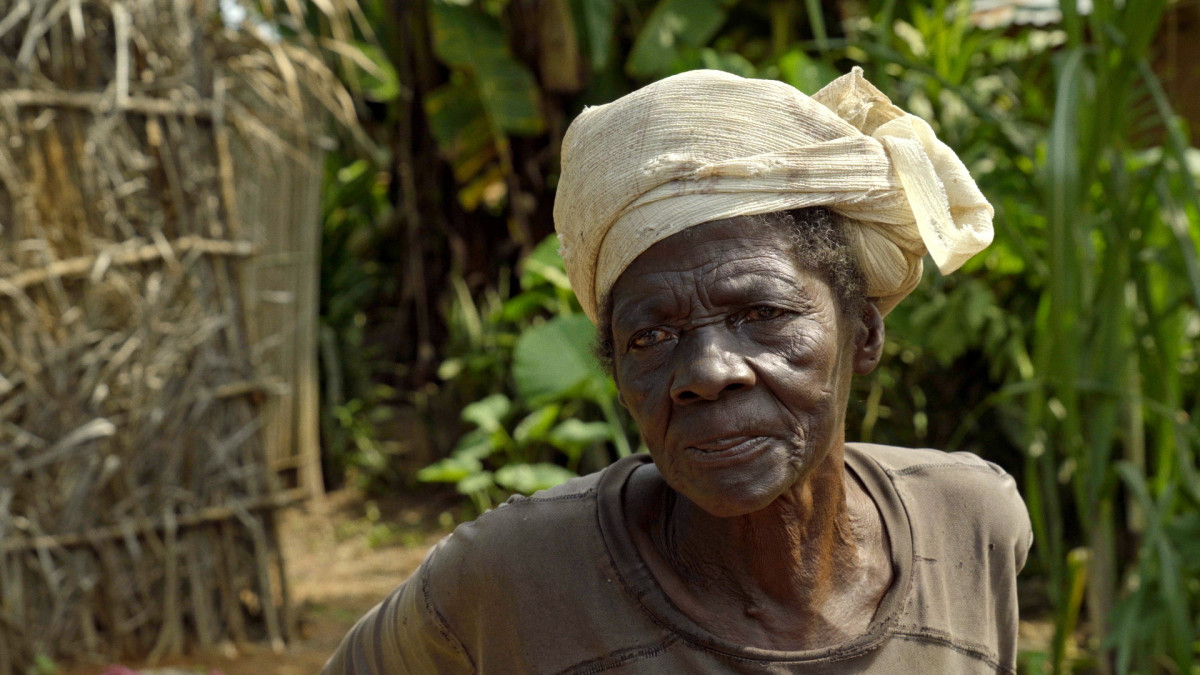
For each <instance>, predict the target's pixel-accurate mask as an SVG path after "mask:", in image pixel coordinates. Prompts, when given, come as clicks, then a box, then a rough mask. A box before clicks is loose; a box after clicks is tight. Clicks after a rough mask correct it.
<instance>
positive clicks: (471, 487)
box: [454, 471, 496, 495]
mask: <svg viewBox="0 0 1200 675" xmlns="http://www.w3.org/2000/svg"><path fill="white" fill-rule="evenodd" d="M495 484H496V482H495V481H494V480H492V472H491V471H480V472H479V473H473V474H471V475H470V476H466V477H464V478H463V479H462V480H460V481H458V485H456V486H454V487H455V489H456V490H458V492H459V494H464V495H469V494H472V493H475V492H483V491H485V490H489V489H491V487H492V486H494V485H495Z"/></svg>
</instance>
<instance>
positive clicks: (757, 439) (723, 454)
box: [687, 436, 771, 466]
mask: <svg viewBox="0 0 1200 675" xmlns="http://www.w3.org/2000/svg"><path fill="white" fill-rule="evenodd" d="M770 440H771V439H770V437H768V436H730V437H727V438H717V439H713V440H709V441H704V442H703V443H698V444H696V445H693V446H689V447H688V448H687V454H688V456H689V457H690V458H691V459H692V461H695V462H702V463H704V464H706V465H710V466H715V465H726V464H736V463H739V462H743V461H746V460H749V459H752V458H753V457H755V456H757V455H758V454H759V453H760V452H761V451H762V450H764V449H766V447H767V445H768V442H769V441H770Z"/></svg>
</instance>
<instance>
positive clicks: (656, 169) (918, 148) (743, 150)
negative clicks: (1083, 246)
mask: <svg viewBox="0 0 1200 675" xmlns="http://www.w3.org/2000/svg"><path fill="white" fill-rule="evenodd" d="M811 206H826V207H828V208H830V209H831V210H833V211H835V212H837V213H839V214H841V215H842V216H844V217H845V219H846V222H847V228H848V231H847V239H848V240H849V242H850V243H851V245H852V246H853V247H854V249H855V252H856V254H857V256H858V258H859V264H860V267H861V268H862V270H863V273H864V276H865V277H866V281H867V295H868V296H869V297H871V298H874V299H875V300H876V302H877V304H878V306H879V308H880V311H881V312H882V313H884V314H886V313H888V312H890V311H891V309H892V308H893V307H895V306H896V304H897V303H898V302H900V300H901V299H903V298H904V296H906V295H908V293H910V292H911V291H912V289H913V288H915V287H916V285H917V283H918V282H919V281H920V279H921V258H922V256H923V255H924V254H925V253H926V252H928V253H929V254H930V256H931V257H932V258H933V260H934V262H935V263H936V264H937V266H938V269H939V270H940V271H941V272H942V273H943V274H949V273H951V272H953V271H954V270H956V269H958V268H959V267H960V266H961V265H962V264H963V263H964V262H966V260H967V259H968V258H970V257H971V256H972V255H974V254H975V253H978V252H979V251H980V250H982V249H983V248H985V247H986V246H987V245H988V244H990V243H991V240H992V215H993V211H992V207H991V205H990V204H988V202H987V200H986V199H985V198H984V196H983V194H982V193H981V192H980V191H979V188H978V187H977V186H976V185H975V181H974V180H972V178H971V176H970V174H969V173H968V172H967V169H966V167H965V166H964V165H963V163H962V161H961V160H959V158H958V156H957V155H956V154H955V153H954V151H953V150H951V149H950V148H949V147H948V146H946V145H945V144H944V143H942V142H941V141H940V140H938V138H937V137H936V136H935V134H934V132H933V129H932V128H931V127H930V126H929V124H928V123H926V122H925V121H924V120H922V119H920V118H918V117H915V116H913V115H910V114H908V113H906V112H904V111H903V110H901V109H900V108H898V107H897V106H895V105H893V104H892V103H891V101H890V100H888V98H887V97H886V96H884V95H883V94H882V93H881V92H880V91H879V90H878V89H876V88H875V87H874V86H872V85H871V84H870V83H869V82H867V80H866V79H865V78H864V77H863V75H862V69H860V68H857V67H856V68H854V70H853V71H852V72H851V73H849V74H847V75H844V76H842V77H840V78H838V79H836V80H834V81H833V82H831V83H830V84H829V85H827V86H826V87H825V88H824V89H822V90H821V91H819V92H817V93H816V94H814V95H813V96H812V97H811V98H810V97H808V96H806V95H805V94H803V93H801V92H800V91H798V90H796V89H795V88H793V87H791V86H789V85H787V84H784V83H782V82H775V81H770V80H751V79H745V78H741V77H738V76H736V75H731V74H728V73H723V72H719V71H709V70H698V71H691V72H686V73H682V74H679V75H675V76H672V77H669V78H666V79H664V80H660V81H658V82H655V83H654V84H651V85H648V86H646V87H644V88H642V89H639V90H637V91H635V92H633V93H631V94H629V95H627V96H625V97H623V98H621V99H618V100H617V101H614V102H612V103H609V104H606V105H602V106H597V107H594V108H589V109H586V110H585V111H584V112H583V113H582V114H580V115H579V117H578V118H576V120H575V121H574V122H573V123H572V124H571V127H570V128H569V129H568V130H567V134H566V137H565V138H564V140H563V150H562V174H561V177H560V180H559V185H558V195H557V197H556V200H555V206H554V220H555V227H556V229H557V230H558V233H559V237H560V240H561V242H562V254H563V258H564V261H565V262H566V267H567V275H568V277H569V278H570V280H571V284H572V286H573V287H574V289H575V292H576V295H578V297H579V301H580V303H581V305H582V306H583V309H584V312H585V313H587V315H588V317H590V318H591V319H592V320H593V321H596V320H597V319H598V316H597V315H598V313H599V311H600V308H601V307H602V306H603V303H604V300H605V298H606V297H607V295H608V293H609V291H610V290H611V289H612V286H613V284H615V283H616V280H617V279H618V278H619V277H620V275H621V273H622V272H623V271H624V270H625V268H626V267H628V266H629V264H630V263H632V262H633V260H634V259H635V258H637V256H638V255H640V254H641V253H642V252H644V251H645V250H646V249H648V248H650V247H651V246H652V245H654V244H655V243H656V242H658V241H661V240H662V239H665V238H667V237H669V236H671V235H673V234H676V233H678V232H681V231H683V230H685V229H687V228H689V227H693V226H695V225H699V224H701V223H705V222H709V221H713V220H720V219H724V218H730V217H734V216H744V215H755V214H761V213H771V212H775V211H785V210H791V209H798V208H805V207H811Z"/></svg>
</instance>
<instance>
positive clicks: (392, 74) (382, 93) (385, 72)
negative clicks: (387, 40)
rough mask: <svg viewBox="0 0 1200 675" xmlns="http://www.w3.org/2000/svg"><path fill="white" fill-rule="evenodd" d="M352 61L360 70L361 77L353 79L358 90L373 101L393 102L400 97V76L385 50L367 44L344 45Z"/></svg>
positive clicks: (343, 48) (343, 47)
mask: <svg viewBox="0 0 1200 675" xmlns="http://www.w3.org/2000/svg"><path fill="white" fill-rule="evenodd" d="M341 49H342V50H346V51H349V52H350V53H351V54H352V56H353V58H352V61H353V62H354V63H355V64H356V65H357V66H358V67H359V69H360V77H361V79H359V78H353V79H351V82H352V83H355V84H357V88H358V89H359V90H360V91H361V92H362V93H363V94H366V96H367V98H369V99H371V100H373V101H380V102H386V101H393V100H395V99H396V98H397V97H398V96H399V95H400V76H399V75H397V74H396V69H395V67H393V66H392V62H391V61H390V60H388V57H387V54H384V53H383V50H382V49H380V48H379V47H376V46H375V45H372V44H367V43H365V42H354V43H343V44H342V47H341Z"/></svg>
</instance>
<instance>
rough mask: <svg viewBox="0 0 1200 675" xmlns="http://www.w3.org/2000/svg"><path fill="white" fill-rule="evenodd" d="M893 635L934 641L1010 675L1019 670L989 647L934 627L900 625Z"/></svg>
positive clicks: (917, 640)
mask: <svg viewBox="0 0 1200 675" xmlns="http://www.w3.org/2000/svg"><path fill="white" fill-rule="evenodd" d="M906 629H908V630H906ZM910 631H911V632H910ZM893 635H895V636H896V637H898V638H901V639H903V640H912V641H916V642H933V643H936V644H940V645H942V646H944V647H949V648H950V649H952V650H954V651H956V652H958V653H960V654H963V655H965V656H970V657H971V658H974V659H977V660H979V661H983V662H984V663H986V664H987V665H989V666H991V667H992V668H995V669H996V670H998V671H1000V672H1004V673H1010V675H1016V672H1017V671H1016V670H1014V669H1013V668H1011V667H1009V666H1005V665H1003V664H1001V663H1000V660H999V659H998V658H997V657H996V655H995V654H993V653H991V652H990V651H988V650H987V649H985V648H983V647H981V646H977V645H974V644H970V643H962V642H959V641H957V640H954V639H952V638H951V637H950V636H949V635H948V634H946V633H943V632H941V631H938V630H934V629H932V628H922V627H920V626H899V627H897V630H896V632H895V633H893Z"/></svg>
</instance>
